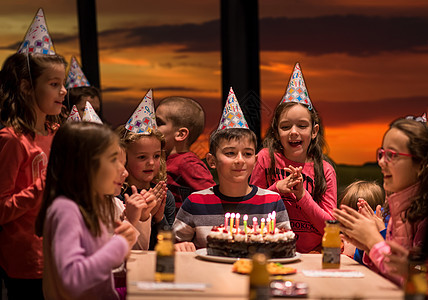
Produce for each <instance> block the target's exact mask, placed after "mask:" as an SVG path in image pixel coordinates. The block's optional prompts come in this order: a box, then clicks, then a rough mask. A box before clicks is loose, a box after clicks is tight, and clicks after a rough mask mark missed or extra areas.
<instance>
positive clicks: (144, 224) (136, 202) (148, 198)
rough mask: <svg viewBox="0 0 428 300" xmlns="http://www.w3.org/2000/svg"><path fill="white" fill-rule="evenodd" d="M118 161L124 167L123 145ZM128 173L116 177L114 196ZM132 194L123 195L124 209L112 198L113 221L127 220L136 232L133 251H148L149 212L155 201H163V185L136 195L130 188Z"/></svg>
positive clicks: (122, 145)
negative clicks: (137, 234) (113, 204)
mask: <svg viewBox="0 0 428 300" xmlns="http://www.w3.org/2000/svg"><path fill="white" fill-rule="evenodd" d="M118 159H119V161H120V163H121V164H123V165H126V150H125V145H124V144H121V145H120V147H119V154H118ZM128 175H129V173H128V171H127V170H126V169H124V170H123V172H122V173H120V174H119V175H118V177H117V178H116V180H115V182H114V183H115V192H114V195H116V196H118V195H120V194H121V193H122V189H123V186H124V184H125V180H126V178H127V177H128ZM131 191H132V194H131V195H128V194H125V202H126V208H125V205H124V204H123V201H122V200H120V199H119V198H118V197H114V201H115V205H116V207H115V220H123V219H124V218H125V217H126V218H127V220H128V221H129V222H130V223H131V224H132V225H133V226H134V227H135V228H136V229H137V230H138V232H139V233H140V235H139V236H138V240H137V244H135V245H134V247H133V249H138V250H148V248H149V238H150V233H151V218H152V216H151V214H150V212H151V211H152V210H153V208H154V207H155V206H156V204H157V202H156V199H163V198H164V197H165V195H166V192H165V190H164V189H163V185H161V184H160V185H158V186H156V188H154V189H152V190H151V191H150V192H145V191H144V192H143V193H138V192H137V189H136V187H135V186H134V187H132V188H131Z"/></svg>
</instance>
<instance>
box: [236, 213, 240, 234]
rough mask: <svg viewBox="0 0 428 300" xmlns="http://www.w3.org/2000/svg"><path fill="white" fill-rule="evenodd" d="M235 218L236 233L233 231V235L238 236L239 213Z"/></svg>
mask: <svg viewBox="0 0 428 300" xmlns="http://www.w3.org/2000/svg"><path fill="white" fill-rule="evenodd" d="M235 217H236V225H235V226H236V231H235V233H236V234H238V233H239V218H240V217H241V215H240V214H239V213H236V215H235Z"/></svg>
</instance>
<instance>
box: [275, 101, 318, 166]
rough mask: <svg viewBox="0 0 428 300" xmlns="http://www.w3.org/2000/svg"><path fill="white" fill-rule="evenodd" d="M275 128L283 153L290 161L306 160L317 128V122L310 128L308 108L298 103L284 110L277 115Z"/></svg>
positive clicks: (310, 121) (310, 120) (302, 161)
mask: <svg viewBox="0 0 428 300" xmlns="http://www.w3.org/2000/svg"><path fill="white" fill-rule="evenodd" d="M277 130H278V136H279V139H280V141H281V145H282V147H283V148H284V153H283V154H284V155H285V156H286V157H287V158H288V159H290V160H292V161H295V162H300V163H304V162H306V158H307V151H308V147H309V144H310V142H311V140H312V139H314V138H315V137H316V136H317V134H318V130H319V125H318V124H316V125H315V126H314V127H313V128H312V119H311V115H310V113H309V110H308V109H307V108H306V107H304V106H302V105H299V104H297V105H294V106H291V107H290V108H289V109H287V110H284V111H283V112H282V113H281V116H280V117H279V122H278V128H277Z"/></svg>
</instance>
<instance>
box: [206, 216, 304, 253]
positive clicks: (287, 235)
mask: <svg viewBox="0 0 428 300" xmlns="http://www.w3.org/2000/svg"><path fill="white" fill-rule="evenodd" d="M225 223H226V222H225ZM226 224H227V223H226ZM244 224H245V223H244ZM230 228H232V229H230ZM255 252H263V253H264V254H266V255H267V256H268V257H270V258H289V257H294V256H295V255H296V235H295V234H294V232H293V231H291V230H286V229H279V228H275V227H274V226H266V227H264V226H260V227H258V226H257V223H255V225H254V226H251V225H247V224H245V226H244V229H243V230H242V229H240V228H239V227H238V226H236V228H235V227H233V226H230V227H229V229H228V228H227V227H225V226H224V224H222V225H220V226H214V227H213V228H212V229H211V232H210V233H209V234H208V236H207V254H208V255H215V256H223V257H239V258H246V257H251V255H252V254H254V253H255Z"/></svg>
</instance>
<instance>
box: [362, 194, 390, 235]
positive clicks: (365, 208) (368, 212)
mask: <svg viewBox="0 0 428 300" xmlns="http://www.w3.org/2000/svg"><path fill="white" fill-rule="evenodd" d="M357 206H358V212H359V213H360V214H362V215H363V216H365V217H367V218H369V219H372V220H373V221H375V223H376V226H377V229H378V231H382V230H384V229H385V223H384V221H383V219H382V209H381V206H380V205H378V206H376V213H375V212H374V211H373V209H372V208H371V207H370V205H369V204H368V203H367V201H366V200H364V199H363V198H358V203H357Z"/></svg>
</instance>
